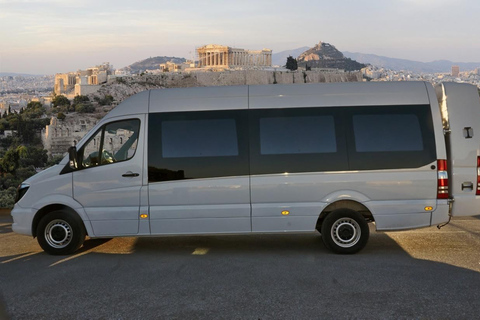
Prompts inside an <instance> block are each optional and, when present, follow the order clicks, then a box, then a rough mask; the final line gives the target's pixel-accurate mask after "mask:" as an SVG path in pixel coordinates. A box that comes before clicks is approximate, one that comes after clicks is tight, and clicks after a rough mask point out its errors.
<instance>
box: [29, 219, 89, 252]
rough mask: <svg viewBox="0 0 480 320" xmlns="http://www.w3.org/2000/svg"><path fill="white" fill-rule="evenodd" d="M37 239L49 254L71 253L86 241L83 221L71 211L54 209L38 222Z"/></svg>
mask: <svg viewBox="0 0 480 320" xmlns="http://www.w3.org/2000/svg"><path fill="white" fill-rule="evenodd" d="M37 241H38V244H39V245H40V247H42V249H43V250H44V251H45V252H47V253H49V254H53V255H65V254H71V253H73V252H75V251H76V250H77V249H78V248H80V246H81V245H82V244H83V242H84V241H85V228H84V226H83V222H82V220H81V219H80V217H78V216H77V215H76V214H74V213H71V212H69V211H63V210H59V211H52V212H50V213H48V214H46V215H45V216H44V217H43V218H42V219H41V220H40V222H39V223H38V227H37Z"/></svg>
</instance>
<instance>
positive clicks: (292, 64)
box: [285, 56, 298, 71]
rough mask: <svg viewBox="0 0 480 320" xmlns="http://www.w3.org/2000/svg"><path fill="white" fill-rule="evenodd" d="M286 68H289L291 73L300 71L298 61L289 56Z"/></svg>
mask: <svg viewBox="0 0 480 320" xmlns="http://www.w3.org/2000/svg"><path fill="white" fill-rule="evenodd" d="M285 68H287V69H288V70H290V71H294V70H297V69H298V63H297V59H295V58H294V57H292V56H288V57H287V63H286V64H285Z"/></svg>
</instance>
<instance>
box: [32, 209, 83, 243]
mask: <svg viewBox="0 0 480 320" xmlns="http://www.w3.org/2000/svg"><path fill="white" fill-rule="evenodd" d="M59 210H64V211H68V212H70V213H72V214H75V215H76V216H77V217H78V218H79V219H80V221H82V224H83V228H84V229H85V232H86V233H87V235H88V234H89V233H90V230H89V228H88V227H87V224H86V223H85V221H84V220H83V219H82V217H81V216H80V215H79V214H78V212H77V211H75V210H74V209H72V208H71V207H69V206H67V205H64V204H60V203H55V204H49V205H46V206H44V207H43V208H41V209H40V210H38V211H37V213H36V214H35V217H34V218H33V221H32V235H33V237H34V238H35V237H36V236H37V227H38V223H39V222H40V220H41V219H42V218H43V217H44V216H45V215H46V214H48V213H50V212H53V211H59Z"/></svg>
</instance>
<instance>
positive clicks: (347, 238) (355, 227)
mask: <svg viewBox="0 0 480 320" xmlns="http://www.w3.org/2000/svg"><path fill="white" fill-rule="evenodd" d="M331 235H332V239H333V242H335V244H336V245H338V246H339V247H342V248H350V247H353V246H354V245H355V244H357V242H358V241H359V240H360V237H361V235H362V231H361V230H360V225H359V224H358V222H357V221H355V220H353V219H352V218H341V219H338V220H337V221H335V223H334V224H333V226H332V229H331Z"/></svg>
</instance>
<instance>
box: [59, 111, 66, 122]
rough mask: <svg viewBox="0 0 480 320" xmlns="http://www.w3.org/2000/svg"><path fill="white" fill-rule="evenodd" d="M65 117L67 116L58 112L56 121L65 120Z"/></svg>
mask: <svg viewBox="0 0 480 320" xmlns="http://www.w3.org/2000/svg"><path fill="white" fill-rule="evenodd" d="M66 117H67V116H66V115H65V113H63V112H59V113H58V114H57V119H58V120H65V118H66Z"/></svg>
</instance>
